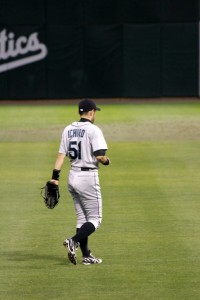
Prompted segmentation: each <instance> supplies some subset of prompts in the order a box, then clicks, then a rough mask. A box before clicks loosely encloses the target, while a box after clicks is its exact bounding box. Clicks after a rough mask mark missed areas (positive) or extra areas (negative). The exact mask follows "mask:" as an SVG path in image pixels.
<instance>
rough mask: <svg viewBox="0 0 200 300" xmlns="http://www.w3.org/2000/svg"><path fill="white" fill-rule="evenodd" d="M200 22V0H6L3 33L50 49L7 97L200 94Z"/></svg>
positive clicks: (4, 86)
mask: <svg viewBox="0 0 200 300" xmlns="http://www.w3.org/2000/svg"><path fill="white" fill-rule="evenodd" d="M198 24H199V1H198V0H185V1H184V0H59V1H57V0H0V31H2V30H3V29H6V30H7V33H9V32H14V33H15V36H16V38H17V37H19V36H21V35H25V36H27V37H28V36H29V35H30V34H31V33H32V32H39V40H40V42H42V43H44V44H46V46H47V48H48V56H47V57H46V58H45V59H44V60H41V61H39V62H36V63H32V64H30V65H27V66H23V67H20V68H17V69H14V70H10V71H8V72H3V73H0V99H57V98H60V99H62V98H83V97H94V98H105V97H106V98H109V97H110V98H112V97H165V96H166V97H170V96H181V97H182V96H183V97H184V96H185V97H187V96H198V59H199V58H198V57H199V53H198V39H199V38H198ZM0 51H1V48H0ZM2 63H3V61H2V60H1V59H0V64H2Z"/></svg>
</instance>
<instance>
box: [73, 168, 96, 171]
mask: <svg viewBox="0 0 200 300" xmlns="http://www.w3.org/2000/svg"><path fill="white" fill-rule="evenodd" d="M72 170H77V171H95V170H98V169H97V168H85V167H81V168H80V167H72Z"/></svg>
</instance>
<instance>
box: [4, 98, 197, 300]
mask: <svg viewBox="0 0 200 300" xmlns="http://www.w3.org/2000/svg"><path fill="white" fill-rule="evenodd" d="M98 104H99V103H98ZM99 105H100V104H99ZM101 107H102V111H101V112H98V113H97V120H96V124H97V125H98V126H99V127H101V128H102V129H103V132H104V135H105V137H106V139H107V142H108V145H109V151H108V155H109V156H110V158H111V161H112V164H111V165H110V166H109V167H103V166H102V167H101V168H100V171H99V173H100V181H101V187H102V195H103V223H102V226H101V227H100V229H98V231H97V232H96V233H95V234H93V235H92V236H91V238H90V247H91V249H92V251H93V254H95V255H96V256H99V257H101V258H102V259H103V263H102V264H101V265H94V266H84V265H82V264H81V255H80V250H78V265H77V266H74V265H72V264H70V263H69V262H68V260H67V259H66V253H65V250H64V248H63V246H62V242H63V239H64V238H66V236H71V235H72V234H74V230H75V224H76V220H75V213H74V208H73V204H72V200H71V197H70V195H69V194H68V191H67V187H66V183H67V175H68V170H69V164H68V162H67V160H66V164H65V166H64V168H63V170H62V174H61V180H60V192H61V200H60V204H59V206H57V207H56V208H55V209H54V210H52V211H51V210H48V209H47V208H46V207H45V206H44V203H43V199H42V198H41V196H40V188H41V187H42V186H43V185H44V184H45V182H46V181H47V180H48V179H49V178H50V176H51V173H52V169H53V167H54V161H55V158H56V155H57V151H58V147H59V143H60V136H61V133H62V130H63V128H64V127H65V126H66V125H67V124H68V123H69V122H71V121H74V120H76V119H78V114H77V107H76V106H74V105H65V106H64V105H54V106H37V105H35V106H17V105H16V106H0V161H1V172H0V182H1V188H0V190H1V200H0V232H1V234H0V270H1V271H0V299H2V300H26V299H28V300H46V299H59V300H66V299H76V300H79V299H89V300H93V299H95V300H110V299H112V300H113V299H136V300H137V299H138V300H145V299H153V300H157V299H158V300H173V299H181V300H182V299H188V300H190V299H200V183H199V181H200V103H194V102H191V103H189V102H188V103H187V102H185V103H180V102H179V103H175V102H174V103H160V104H159V103H151V104H150V103H149V104H148V103H146V104H145V103H140V104H136V103H135V104H134V103H133V104H124V105H120V104H116V105H101Z"/></svg>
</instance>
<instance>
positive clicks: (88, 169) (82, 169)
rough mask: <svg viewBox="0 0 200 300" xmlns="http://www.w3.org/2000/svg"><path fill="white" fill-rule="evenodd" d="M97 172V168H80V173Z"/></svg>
mask: <svg viewBox="0 0 200 300" xmlns="http://www.w3.org/2000/svg"><path fill="white" fill-rule="evenodd" d="M90 170H97V168H81V171H90Z"/></svg>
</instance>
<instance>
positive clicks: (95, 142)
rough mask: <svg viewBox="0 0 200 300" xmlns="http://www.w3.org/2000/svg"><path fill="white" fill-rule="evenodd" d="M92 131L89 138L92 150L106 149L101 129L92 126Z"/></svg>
mask: <svg viewBox="0 0 200 300" xmlns="http://www.w3.org/2000/svg"><path fill="white" fill-rule="evenodd" d="M94 129H95V130H94V132H93V135H92V139H91V144H92V148H93V152H95V151H97V150H101V149H103V150H107V149H108V146H107V143H106V141H105V138H104V136H103V133H102V131H101V129H100V128H98V127H96V126H95V127H94Z"/></svg>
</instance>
